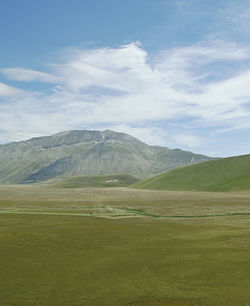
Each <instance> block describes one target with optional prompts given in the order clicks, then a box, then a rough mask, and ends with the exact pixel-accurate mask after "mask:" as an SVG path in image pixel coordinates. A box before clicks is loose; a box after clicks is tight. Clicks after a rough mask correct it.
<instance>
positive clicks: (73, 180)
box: [54, 174, 139, 188]
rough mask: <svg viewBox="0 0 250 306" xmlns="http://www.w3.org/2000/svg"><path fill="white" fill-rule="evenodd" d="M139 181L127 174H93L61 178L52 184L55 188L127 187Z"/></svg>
mask: <svg viewBox="0 0 250 306" xmlns="http://www.w3.org/2000/svg"><path fill="white" fill-rule="evenodd" d="M137 181H139V179H137V178H136V177H135V176H133V175H129V174H110V175H95V176H90V175H88V176H74V177H70V178H68V179H64V180H61V181H60V182H58V183H56V184H55V185H54V186H55V187H57V188H83V187H84V188H85V187H127V186H129V185H132V184H134V183H136V182H137Z"/></svg>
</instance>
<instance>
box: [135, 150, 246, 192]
mask: <svg viewBox="0 0 250 306" xmlns="http://www.w3.org/2000/svg"><path fill="white" fill-rule="evenodd" d="M133 187H134V188H140V189H158V190H195V191H233V190H235V191H237V190H250V155H243V156H235V157H229V158H221V159H217V160H211V161H207V162H203V163H200V164H196V165H192V166H187V167H180V168H176V169H174V170H170V171H167V172H165V173H163V174H160V175H158V176H154V177H152V178H150V179H147V180H143V181H140V182H138V183H136V184H134V185H133Z"/></svg>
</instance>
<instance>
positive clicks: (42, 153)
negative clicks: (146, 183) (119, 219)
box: [0, 130, 212, 183]
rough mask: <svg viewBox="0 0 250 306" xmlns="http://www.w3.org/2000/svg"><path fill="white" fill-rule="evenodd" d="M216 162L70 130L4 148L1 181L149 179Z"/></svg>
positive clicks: (119, 136) (125, 138)
mask: <svg viewBox="0 0 250 306" xmlns="http://www.w3.org/2000/svg"><path fill="white" fill-rule="evenodd" d="M210 159H212V158H210V157H208V156H205V155H201V154H195V153H192V152H189V151H182V150H180V149H169V148H166V147H161V146H150V145H148V144H146V143H144V142H142V141H141V140H139V139H137V138H135V137H133V136H130V135H128V134H125V133H117V132H114V131H112V130H105V131H97V130H69V131H64V132H59V133H57V134H54V135H51V136H42V137H34V138H31V139H28V140H24V141H20V142H11V143H8V144H4V145H1V146H0V180H1V181H2V182H10V183H34V182H40V181H46V180H49V179H51V178H61V177H62V178H68V177H71V176H78V175H108V174H116V173H124V174H131V175H135V176H138V177H141V178H144V177H149V176H152V175H154V174H157V173H161V172H163V171H164V170H168V169H173V168H175V167H177V166H183V165H189V164H194V163H198V162H202V161H205V160H210Z"/></svg>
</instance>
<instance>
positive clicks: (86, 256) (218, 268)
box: [0, 185, 250, 306]
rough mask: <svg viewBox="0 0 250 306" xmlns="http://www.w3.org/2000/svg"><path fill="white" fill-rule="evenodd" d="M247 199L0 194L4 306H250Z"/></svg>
mask: <svg viewBox="0 0 250 306" xmlns="http://www.w3.org/2000/svg"><path fill="white" fill-rule="evenodd" d="M249 221H250V194H249V193H212V192H208V193H206V192H175V191H173V192H170V191H150V190H135V189H128V188H82V189H81V188H76V189H74V188H72V189H69V188H66V189H56V188H51V187H49V186H46V185H43V186H39V185H33V186H28V185H26V186H4V185H2V186H1V185H0V263H1V264H0V276H1V281H0V305H18V306H19V305H25V306H26V305H27V306H28V305H46V306H50V305H53V306H57V305H70V306H71V305H72V306H73V305H84V306H85V305H86V306H96V305H100V306H106V305H108V306H113V305H114V306H119V305H127V306H128V305H129V306H142V305H146V306H153V305H154V306H156V305H161V306H162V305H175V306H176V305H179V306H184V305H186V306H187V305H189V306H190V305H199V306H201V305H218V306H221V305H232V306H235V305H237V306H238V305H239V306H240V305H249V304H250V291H249V288H250V278H249V275H250V252H249V250H250V222H249Z"/></svg>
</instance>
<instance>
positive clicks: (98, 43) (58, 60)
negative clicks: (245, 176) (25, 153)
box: [0, 0, 250, 156]
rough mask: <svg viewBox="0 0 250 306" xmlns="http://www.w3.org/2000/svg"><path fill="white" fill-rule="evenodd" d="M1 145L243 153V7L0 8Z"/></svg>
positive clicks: (248, 52)
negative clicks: (78, 137)
mask: <svg viewBox="0 0 250 306" xmlns="http://www.w3.org/2000/svg"><path fill="white" fill-rule="evenodd" d="M0 37H1V42H0V143H6V142H10V141H18V140H23V139H27V138H30V137H34V136H41V135H50V134H53V133H57V132H59V131H63V130H69V129H101V130H103V129H113V130H115V131H121V132H126V133H129V134H131V135H134V136H136V137H138V138H140V139H141V140H143V141H145V142H147V143H149V144H154V145H164V146H168V147H170V148H175V147H179V148H182V149H185V150H190V151H194V152H198V153H203V154H207V155H212V156H230V155H238V154H248V153H250V143H249V135H250V2H249V1H240V0H239V1H231V0H227V1H223V0H221V1H218V0H217V1H213V0H210V1H203V0H200V1H198V0H188V1H187V0H186V1H185V0H165V1H164V0H136V1H134V0H133V1H131V0H127V1H120V0H112V1H111V0H105V1H103V0H102V1H101V0H98V1H97V0H92V1H89V0H71V1H68V0H50V1H47V0H43V1H33V0H22V1H19V0H8V1H7V0H2V1H0Z"/></svg>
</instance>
